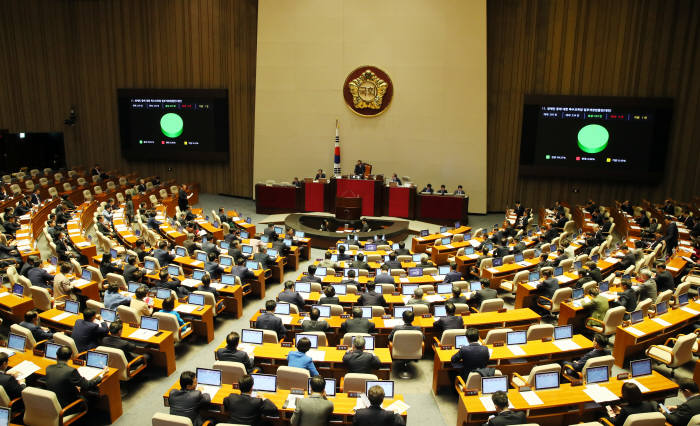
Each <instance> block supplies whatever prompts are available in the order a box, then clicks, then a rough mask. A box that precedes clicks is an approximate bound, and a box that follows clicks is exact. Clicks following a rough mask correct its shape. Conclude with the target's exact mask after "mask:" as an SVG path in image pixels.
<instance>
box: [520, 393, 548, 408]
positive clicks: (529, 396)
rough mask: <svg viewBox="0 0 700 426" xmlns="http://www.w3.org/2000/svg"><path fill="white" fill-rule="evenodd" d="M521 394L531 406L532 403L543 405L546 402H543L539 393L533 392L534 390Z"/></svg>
mask: <svg viewBox="0 0 700 426" xmlns="http://www.w3.org/2000/svg"><path fill="white" fill-rule="evenodd" d="M520 396H522V397H523V399H524V400H525V402H527V404H528V405H530V406H532V405H542V404H544V402H542V400H541V399H540V397H539V396H537V394H536V393H535V392H533V391H529V392H520Z"/></svg>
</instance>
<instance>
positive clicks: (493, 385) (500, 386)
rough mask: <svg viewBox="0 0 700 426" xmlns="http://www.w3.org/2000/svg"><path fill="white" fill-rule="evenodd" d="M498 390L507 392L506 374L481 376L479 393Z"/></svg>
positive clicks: (485, 393)
mask: <svg viewBox="0 0 700 426" xmlns="http://www.w3.org/2000/svg"><path fill="white" fill-rule="evenodd" d="M498 391H501V392H508V376H492V377H482V378H481V393H482V394H484V395H487V394H492V393H496V392H498Z"/></svg>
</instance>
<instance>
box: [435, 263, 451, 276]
mask: <svg viewBox="0 0 700 426" xmlns="http://www.w3.org/2000/svg"><path fill="white" fill-rule="evenodd" d="M449 272H450V265H442V266H438V274H439V275H447V274H448V273H449Z"/></svg>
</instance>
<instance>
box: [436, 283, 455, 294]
mask: <svg viewBox="0 0 700 426" xmlns="http://www.w3.org/2000/svg"><path fill="white" fill-rule="evenodd" d="M451 293H452V284H451V283H447V284H438V285H437V294H451Z"/></svg>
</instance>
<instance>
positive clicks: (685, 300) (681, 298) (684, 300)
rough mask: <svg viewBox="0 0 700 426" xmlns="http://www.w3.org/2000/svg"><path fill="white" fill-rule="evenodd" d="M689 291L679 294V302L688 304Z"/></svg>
mask: <svg viewBox="0 0 700 426" xmlns="http://www.w3.org/2000/svg"><path fill="white" fill-rule="evenodd" d="M689 300H690V299H689V297H688V293H683V294H679V295H678V304H679V305H687V304H688V301H689Z"/></svg>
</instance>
